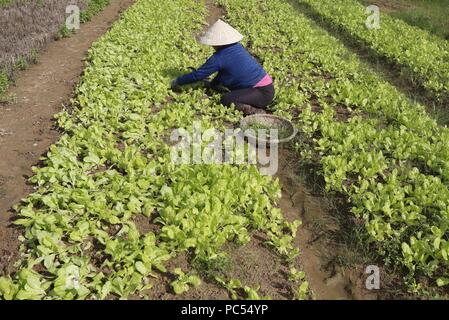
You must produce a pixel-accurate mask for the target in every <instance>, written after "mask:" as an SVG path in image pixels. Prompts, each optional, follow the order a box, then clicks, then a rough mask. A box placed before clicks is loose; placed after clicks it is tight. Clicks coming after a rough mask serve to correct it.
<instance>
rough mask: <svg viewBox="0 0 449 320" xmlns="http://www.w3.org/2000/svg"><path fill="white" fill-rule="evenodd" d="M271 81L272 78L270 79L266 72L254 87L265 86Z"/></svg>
mask: <svg viewBox="0 0 449 320" xmlns="http://www.w3.org/2000/svg"><path fill="white" fill-rule="evenodd" d="M272 83H273V79H271V77H270V75H269V74H268V73H267V75H266V76H265V77H263V79H262V80H260V81H259V82H258V83H257V84H256V85H255V86H254V88H260V87H265V86H268V85H270V84H272Z"/></svg>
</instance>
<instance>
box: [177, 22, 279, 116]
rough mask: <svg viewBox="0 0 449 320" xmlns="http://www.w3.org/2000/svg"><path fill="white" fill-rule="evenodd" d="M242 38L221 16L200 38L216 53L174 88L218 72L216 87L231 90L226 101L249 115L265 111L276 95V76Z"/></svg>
mask: <svg viewBox="0 0 449 320" xmlns="http://www.w3.org/2000/svg"><path fill="white" fill-rule="evenodd" d="M242 39H243V36H242V35H241V34H240V33H239V32H238V31H237V30H235V29H234V28H233V27H231V26H230V25H229V24H227V23H225V22H223V21H222V20H218V21H217V22H216V23H215V24H214V25H213V26H212V27H211V28H210V29H209V30H208V31H207V32H206V34H205V35H204V36H203V37H201V38H200V40H199V41H200V43H202V44H205V45H210V46H213V47H214V49H215V54H214V55H213V56H212V57H210V58H209V59H208V60H207V62H206V63H205V64H204V65H203V66H202V67H200V68H199V69H198V70H195V71H193V72H192V73H189V74H186V75H184V76H181V77H179V78H177V79H176V80H173V81H172V83H171V86H172V88H176V87H178V86H182V85H186V84H189V83H194V82H197V81H202V80H205V79H207V78H208V77H209V76H210V75H212V74H214V73H215V72H218V75H217V76H216V77H215V78H214V80H212V82H211V86H212V88H217V87H218V86H220V85H221V86H224V87H226V88H228V89H229V90H230V92H228V93H226V94H224V95H223V97H222V98H221V103H222V104H223V105H225V106H231V104H234V105H235V107H236V109H237V110H239V111H242V112H243V113H244V114H246V115H251V114H256V113H265V110H266V109H267V107H268V105H269V104H270V103H271V102H272V101H273V99H274V86H273V80H272V79H271V77H270V76H269V75H268V74H267V72H266V71H265V70H264V69H263V68H262V66H261V65H260V64H259V63H258V62H257V61H256V60H255V59H254V58H253V57H252V56H251V55H250V54H249V53H248V51H247V50H246V49H245V48H244V47H243V46H242V45H241V44H240V43H239V42H240V41H241V40H242Z"/></svg>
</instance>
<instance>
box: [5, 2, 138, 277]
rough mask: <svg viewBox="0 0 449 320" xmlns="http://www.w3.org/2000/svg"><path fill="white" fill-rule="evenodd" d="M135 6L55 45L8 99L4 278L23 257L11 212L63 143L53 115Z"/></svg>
mask: <svg viewBox="0 0 449 320" xmlns="http://www.w3.org/2000/svg"><path fill="white" fill-rule="evenodd" d="M132 3H133V0H117V1H112V2H111V4H110V5H109V6H107V7H106V8H105V9H104V10H103V11H102V12H101V13H99V14H98V15H97V16H96V17H94V18H93V19H92V21H90V22H87V23H85V24H84V25H82V26H81V29H80V30H78V32H77V33H76V34H74V35H72V36H71V37H69V38H66V39H62V40H60V41H56V42H53V43H50V44H49V45H48V46H47V47H46V48H44V50H43V52H42V53H41V55H40V58H39V63H37V64H35V65H32V66H31V67H30V68H29V69H27V70H26V71H24V72H21V73H19V74H18V77H17V81H16V83H15V85H14V86H12V87H11V88H10V89H9V92H7V94H12V95H13V96H15V102H14V103H11V104H8V105H0V154H1V158H0V274H1V273H2V272H3V271H5V273H10V272H8V271H10V268H11V263H12V262H13V261H14V260H15V258H16V256H17V254H18V245H19V243H18V240H17V237H18V231H17V230H16V229H14V228H13V227H11V225H10V223H11V218H12V217H13V214H12V213H11V211H10V209H11V206H12V205H14V204H15V203H18V202H19V201H20V200H21V199H22V198H23V197H25V196H26V195H28V194H29V193H30V192H32V187H31V186H29V185H27V179H28V177H29V176H30V175H32V171H31V167H32V166H33V165H35V164H36V163H37V162H38V161H39V157H40V156H41V155H42V154H45V153H46V152H47V149H48V147H49V146H50V145H51V144H53V143H54V142H55V141H56V140H57V139H58V137H59V133H58V132H57V131H56V130H55V128H54V127H53V125H54V122H53V115H54V114H55V113H57V112H58V111H59V110H60V109H61V108H62V106H63V104H64V103H68V102H69V100H70V98H71V97H72V95H73V90H74V87H75V85H76V83H77V82H78V79H79V76H80V74H81V72H82V70H83V68H84V61H83V59H84V57H85V56H86V53H87V50H88V49H89V48H90V46H91V45H92V43H93V42H94V41H95V40H96V39H98V38H99V37H100V36H101V35H102V34H104V33H105V32H106V31H107V30H108V29H109V28H110V26H111V25H112V23H113V22H114V21H115V20H116V19H117V18H118V17H119V14H120V13H121V12H123V11H124V10H125V9H126V8H128V7H129V6H130V5H131V4H132Z"/></svg>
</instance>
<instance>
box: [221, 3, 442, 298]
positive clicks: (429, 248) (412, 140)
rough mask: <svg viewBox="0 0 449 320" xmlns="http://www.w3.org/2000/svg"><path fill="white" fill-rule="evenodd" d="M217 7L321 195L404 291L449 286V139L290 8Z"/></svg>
mask: <svg viewBox="0 0 449 320" xmlns="http://www.w3.org/2000/svg"><path fill="white" fill-rule="evenodd" d="M219 3H220V4H221V5H223V6H224V7H225V8H226V9H227V11H228V14H229V18H230V22H231V23H232V24H234V25H235V26H236V27H238V28H240V29H241V30H245V32H246V33H247V34H248V39H247V41H248V42H247V43H248V45H249V46H250V48H251V50H252V51H253V52H254V53H255V54H256V55H257V56H258V57H259V58H260V59H261V60H262V61H263V62H264V65H265V67H266V68H267V69H268V70H269V72H270V73H271V74H272V75H273V76H274V78H275V81H276V84H277V88H278V94H277V98H276V100H277V101H276V102H277V107H276V108H277V111H276V112H277V113H278V114H280V115H283V116H287V117H290V118H292V117H293V118H294V119H295V121H297V124H298V129H299V130H300V132H301V134H300V137H301V142H299V143H298V151H299V152H300V154H301V157H302V162H303V163H310V164H314V165H316V164H317V163H318V164H319V165H320V168H321V169H320V174H321V175H322V176H323V177H324V179H325V183H326V188H327V190H328V191H331V192H336V193H339V194H344V195H345V196H346V197H347V198H348V199H349V201H350V202H351V204H352V209H351V211H352V213H353V214H354V215H355V216H357V217H359V218H363V220H364V223H365V226H366V230H367V232H368V234H369V236H370V239H371V242H372V244H373V245H375V247H376V248H377V249H378V251H379V253H380V254H381V255H382V256H383V257H384V258H385V259H384V260H385V262H386V263H387V264H390V265H392V266H393V267H399V269H400V270H405V271H406V273H405V274H406V276H405V281H406V283H407V284H408V285H409V286H410V288H411V290H415V291H420V289H423V287H422V285H421V283H420V281H418V279H422V276H425V277H424V278H427V279H430V280H431V284H433V285H435V284H438V285H439V286H445V285H447V284H448V278H449V271H448V270H449V269H448V267H449V241H448V237H449V190H448V186H449V130H448V129H447V128H442V127H439V126H438V125H437V124H436V122H435V121H434V120H433V119H432V118H430V117H429V116H428V115H427V114H426V113H425V111H424V108H423V106H421V105H419V104H414V103H411V102H410V101H409V100H408V99H407V98H406V97H405V96H403V95H402V94H400V93H399V92H398V91H397V90H396V89H395V88H394V87H392V86H391V85H390V84H388V83H386V82H385V81H383V80H381V79H380V78H379V77H378V76H377V75H376V74H374V73H373V72H371V71H369V70H368V69H367V68H366V66H364V65H363V64H362V63H361V62H360V60H358V58H357V57H356V56H355V55H354V54H351V53H350V52H349V51H348V50H347V49H346V48H345V47H344V46H343V45H342V44H341V42H340V41H338V40H337V39H336V38H334V37H333V36H331V35H330V34H328V33H326V32H325V31H323V30H322V29H320V28H319V27H318V26H316V25H314V23H313V22H312V21H311V20H309V19H308V18H306V17H305V16H304V15H303V14H301V13H300V12H299V11H296V10H294V7H292V6H291V4H288V3H286V2H285V1H281V0H266V1H264V2H259V1H256V0H219ZM345 10H346V9H345ZM350 11H351V10H349V12H350ZM338 12H341V11H337V13H338ZM261 26H265V27H261ZM297 113H299V116H298V117H296V114H297ZM367 245H368V244H367ZM421 292H423V291H421Z"/></svg>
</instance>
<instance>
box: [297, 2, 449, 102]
mask: <svg viewBox="0 0 449 320" xmlns="http://www.w3.org/2000/svg"><path fill="white" fill-rule="evenodd" d="M299 2H300V3H305V4H307V5H309V6H310V7H311V8H313V10H315V11H316V12H317V13H318V14H319V15H320V16H322V17H323V18H324V19H326V20H328V21H329V22H330V23H332V24H333V25H335V26H336V27H338V28H340V29H341V30H344V31H345V32H348V33H349V34H350V35H351V36H353V37H354V38H355V39H356V40H357V41H358V42H360V43H362V44H363V45H367V46H369V47H370V48H372V49H373V50H374V51H376V52H377V53H379V54H380V55H381V56H383V57H385V58H387V59H388V60H389V61H391V62H393V63H395V64H397V65H399V66H401V67H404V68H405V70H407V71H408V73H409V74H410V76H411V78H412V80H413V82H414V83H416V84H418V85H422V86H423V87H424V88H426V89H427V90H429V91H430V92H432V93H433V94H435V95H436V96H437V97H443V98H444V99H447V98H449V42H447V41H445V40H443V39H440V38H438V37H436V36H433V35H431V34H429V33H428V32H427V31H424V30H421V29H419V28H417V27H413V26H410V25H408V24H407V23H405V22H403V21H401V20H399V19H395V18H393V17H391V16H389V15H387V14H382V15H381V20H380V27H379V29H370V28H368V27H367V26H366V25H365V23H366V21H367V19H368V14H367V13H366V12H365V11H366V8H365V7H364V6H362V5H361V4H360V3H359V2H357V1H356V0H339V1H322V0H299Z"/></svg>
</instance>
